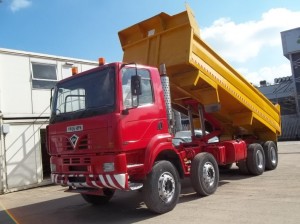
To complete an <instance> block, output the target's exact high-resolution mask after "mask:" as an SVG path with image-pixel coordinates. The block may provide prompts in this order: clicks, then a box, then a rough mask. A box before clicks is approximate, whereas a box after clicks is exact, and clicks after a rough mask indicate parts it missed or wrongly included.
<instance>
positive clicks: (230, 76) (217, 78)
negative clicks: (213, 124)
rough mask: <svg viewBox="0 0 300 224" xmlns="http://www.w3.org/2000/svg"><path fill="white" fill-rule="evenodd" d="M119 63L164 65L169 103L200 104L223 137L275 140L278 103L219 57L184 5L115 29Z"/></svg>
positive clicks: (178, 105) (278, 128)
mask: <svg viewBox="0 0 300 224" xmlns="http://www.w3.org/2000/svg"><path fill="white" fill-rule="evenodd" d="M119 38H120V42H121V45H122V48H123V51H124V56H123V61H124V62H136V63H139V64H145V65H151V66H155V67H159V66H160V64H166V67H167V74H168V76H169V78H170V87H171V96H172V105H173V106H174V108H176V109H178V110H179V111H182V112H183V111H185V105H184V104H183V102H184V101H185V100H187V99H194V100H196V101H198V102H199V103H201V104H202V105H204V108H205V110H206V112H208V113H210V114H212V115H213V116H214V117H215V118H216V119H217V120H218V121H219V122H220V124H221V125H222V127H223V130H224V132H223V136H221V138H223V139H232V138H234V137H236V136H238V135H248V134H249V135H250V134H254V135H256V136H258V137H259V139H260V140H273V141H277V136H278V135H280V133H281V126H280V123H281V122H280V107H279V105H273V104H272V103H271V102H270V101H269V100H268V99H267V98H266V97H265V96H264V95H263V94H262V93H261V92H260V91H259V90H257V89H256V88H255V87H254V86H253V85H252V84H251V83H249V82H248V81H247V80H246V79H245V78H244V77H243V76H242V75H241V74H239V73H238V72H237V71H236V70H235V69H234V68H233V67H231V66H230V65H229V64H228V63H227V62H226V61H225V60H224V59H222V58H221V57H220V56H219V55H218V54H217V53H216V52H215V51H214V50H213V49H212V48H211V47H210V46H208V44H207V43H205V42H204V41H203V40H202V39H201V37H200V29H199V27H198V25H197V22H196V20H195V18H194V15H193V13H192V11H191V9H190V8H189V7H187V10H186V11H184V12H182V13H179V14H176V15H173V16H170V15H168V14H166V13H160V14H158V15H156V16H154V17H152V18H150V19H147V20H145V21H142V22H140V23H137V24H135V25H133V26H131V27H129V28H127V29H125V30H122V31H120V32H119Z"/></svg>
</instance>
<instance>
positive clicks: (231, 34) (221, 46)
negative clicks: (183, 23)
mask: <svg viewBox="0 0 300 224" xmlns="http://www.w3.org/2000/svg"><path fill="white" fill-rule="evenodd" d="M299 21H300V12H293V11H290V10H288V9H285V8H276V9H270V10H269V11H267V12H266V13H263V15H262V17H261V18H260V20H258V21H248V22H244V23H235V22H234V21H232V20H231V19H230V18H220V19H218V20H216V21H215V22H214V23H213V24H212V26H210V27H206V28H204V29H202V30H201V32H200V35H201V37H202V38H203V39H205V40H206V41H207V42H208V43H209V44H211V45H212V46H214V48H216V50H217V51H218V52H220V54H221V55H222V56H223V57H225V58H226V59H227V60H230V61H233V62H239V63H243V62H245V61H247V60H249V59H251V58H254V57H256V56H257V55H258V54H259V53H260V51H261V49H262V48H264V47H281V37H280V32H282V31H285V30H288V29H292V28H296V27H298V26H299Z"/></svg>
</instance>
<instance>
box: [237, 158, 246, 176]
mask: <svg viewBox="0 0 300 224" xmlns="http://www.w3.org/2000/svg"><path fill="white" fill-rule="evenodd" d="M236 165H237V166H238V167H239V170H240V173H241V174H244V175H247V174H249V170H248V167H247V161H246V160H242V161H239V162H238V163H237V164H236Z"/></svg>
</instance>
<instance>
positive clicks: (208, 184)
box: [191, 152, 219, 196]
mask: <svg viewBox="0 0 300 224" xmlns="http://www.w3.org/2000/svg"><path fill="white" fill-rule="evenodd" d="M191 182H192V186H193V188H194V189H195V191H196V192H197V193H198V194H199V195H202V196H207V195H210V194H213V193H214V192H215V191H216V190H217V188H218V184H219V168H218V164H217V161H216V159H215V158H214V157H213V155H212V154H210V153H207V152H202V153H199V154H197V155H196V156H195V157H194V159H193V160H192V165H191Z"/></svg>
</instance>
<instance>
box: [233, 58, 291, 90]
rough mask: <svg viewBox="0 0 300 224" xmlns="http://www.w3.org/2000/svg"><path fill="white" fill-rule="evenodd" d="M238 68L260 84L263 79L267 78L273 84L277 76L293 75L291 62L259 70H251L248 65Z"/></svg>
mask: <svg viewBox="0 0 300 224" xmlns="http://www.w3.org/2000/svg"><path fill="white" fill-rule="evenodd" d="M236 70H237V71H239V72H240V73H241V74H242V75H243V76H244V77H245V78H246V79H247V80H248V81H250V82H251V83H253V84H254V85H259V82H260V81H262V80H266V81H267V82H268V83H270V84H272V83H274V78H275V77H285V76H290V75H291V65H290V63H289V62H287V63H284V64H281V65H275V66H271V67H262V68H259V69H258V70H257V71H251V70H249V69H248V68H246V67H240V68H237V69H236Z"/></svg>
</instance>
